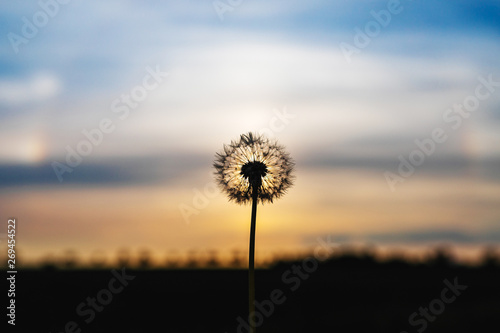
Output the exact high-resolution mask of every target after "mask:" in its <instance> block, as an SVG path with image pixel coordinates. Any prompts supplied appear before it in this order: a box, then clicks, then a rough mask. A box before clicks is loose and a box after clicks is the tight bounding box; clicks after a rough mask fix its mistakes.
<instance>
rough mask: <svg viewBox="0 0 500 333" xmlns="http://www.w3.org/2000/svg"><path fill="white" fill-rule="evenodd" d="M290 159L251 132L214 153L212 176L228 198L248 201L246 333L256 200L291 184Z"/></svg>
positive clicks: (251, 291)
mask: <svg viewBox="0 0 500 333" xmlns="http://www.w3.org/2000/svg"><path fill="white" fill-rule="evenodd" d="M294 165H295V163H294V162H293V160H292V158H291V157H290V155H289V154H288V153H287V152H286V151H285V148H284V147H283V146H281V145H279V144H278V143H277V142H271V141H270V140H269V139H267V138H265V137H264V136H261V135H259V134H255V133H251V132H249V133H247V134H242V135H241V136H240V139H239V140H238V141H232V142H231V144H229V145H224V148H223V150H222V152H220V153H217V154H216V156H215V162H214V168H215V177H216V180H217V182H218V183H219V185H220V187H221V188H222V190H223V191H225V192H226V193H227V195H228V197H229V200H233V201H236V203H238V204H246V203H249V202H250V201H251V202H252V218H251V222H250V247H249V254H248V311H249V320H248V321H249V323H250V327H251V332H250V333H256V329H255V320H253V319H252V318H250V317H251V315H252V314H254V313H255V267H254V261H255V260H254V257H255V227H256V218H257V204H258V203H259V202H261V203H265V202H270V203H272V202H273V200H274V199H277V198H279V197H281V196H282V195H283V194H285V193H286V191H287V190H288V189H289V188H290V186H292V184H293V179H294V177H293V175H292V171H293V167H294Z"/></svg>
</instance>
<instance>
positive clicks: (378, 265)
mask: <svg viewBox="0 0 500 333" xmlns="http://www.w3.org/2000/svg"><path fill="white" fill-rule="evenodd" d="M144 257H146V255H145V254H144ZM143 259H144V258H143ZM211 260H213V258H212V259H211ZM123 262H126V260H124V261H123ZM142 264H143V266H142V269H141V268H138V267H131V268H127V267H122V268H116V269H107V268H106V269H75V268H71V266H69V268H66V269H59V268H56V267H55V266H46V267H44V268H42V269H25V270H20V271H19V273H18V275H17V282H16V284H17V292H16V305H17V308H16V309H17V310H16V331H17V332H25V331H36V332H149V331H151V332H153V331H165V332H197V333H201V332H221V333H223V332H228V333H230V332H248V328H247V326H246V325H247V323H248V318H247V316H248V314H247V313H248V299H247V296H248V294H247V291H248V290H247V287H248V285H247V283H248V276H247V274H248V272H247V270H246V269H245V268H244V267H242V268H239V269H236V268H224V269H216V268H212V269H208V268H205V269H194V268H192V269H190V268H177V269H173V268H171V269H145V267H146V265H145V263H144V262H142ZM212 265H214V266H213V267H215V265H216V261H213V262H212ZM498 281H500V265H499V260H498V257H497V256H495V255H494V252H490V253H489V255H487V256H485V259H484V261H483V263H482V264H481V265H478V266H475V267H471V266H464V265H458V264H456V263H454V262H453V261H451V260H450V259H449V257H447V256H446V255H445V253H441V252H440V253H437V254H436V255H434V256H433V257H432V258H430V259H429V260H427V261H426V262H423V263H418V264H417V263H410V262H407V261H405V260H402V259H393V260H389V261H384V262H381V261H378V260H376V259H375V258H374V257H373V256H371V255H370V254H367V253H364V254H357V255H354V254H348V253H345V254H343V255H340V256H336V257H335V258H330V259H329V260H326V261H322V262H320V261H317V260H316V261H315V259H314V258H312V257H309V258H304V259H302V260H297V261H282V262H279V263H275V264H274V265H273V266H272V267H270V268H268V269H258V270H257V271H256V285H257V294H256V300H257V303H258V305H257V306H256V311H257V312H259V314H257V317H256V318H255V320H256V321H257V324H258V325H257V326H258V332H335V331H337V332H398V333H399V332H408V333H410V332H424V331H425V332H481V331H487V329H488V328H493V327H497V325H496V324H497V317H498V313H500V301H499V295H500V285H499V283H498ZM453 285H455V286H458V287H456V288H458V289H457V290H455V291H453V290H448V291H443V290H444V289H445V288H448V289H450V286H453ZM456 288H455V289H456ZM452 289H453V288H452ZM443 295H444V296H443ZM426 309H427V310H426ZM422 311H423V312H422ZM415 313H416V314H415ZM412 315H413V321H412V322H411V323H410V321H409V318H410V316H412ZM80 330H81V331H80Z"/></svg>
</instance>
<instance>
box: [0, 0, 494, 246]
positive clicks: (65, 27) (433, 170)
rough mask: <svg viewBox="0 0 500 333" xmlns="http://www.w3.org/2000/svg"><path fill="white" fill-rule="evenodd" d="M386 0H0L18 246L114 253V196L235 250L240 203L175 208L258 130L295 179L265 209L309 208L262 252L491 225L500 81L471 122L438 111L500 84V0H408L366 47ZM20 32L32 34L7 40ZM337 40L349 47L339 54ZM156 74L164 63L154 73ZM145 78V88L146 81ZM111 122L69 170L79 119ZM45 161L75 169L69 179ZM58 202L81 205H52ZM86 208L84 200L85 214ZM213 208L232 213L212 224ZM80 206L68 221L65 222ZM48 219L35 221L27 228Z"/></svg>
mask: <svg viewBox="0 0 500 333" xmlns="http://www.w3.org/2000/svg"><path fill="white" fill-rule="evenodd" d="M41 3H47V4H48V3H52V4H53V3H56V2H53V1H45V2H44V1H42V2H41ZM390 3H391V2H390V1H308V2H307V3H306V2H303V1H271V2H270V1H242V2H241V4H240V5H237V6H234V8H233V10H230V11H226V12H224V13H223V20H221V19H220V17H219V15H218V14H217V11H216V9H215V8H214V5H213V2H212V1H183V2H173V1H167V2H165V1H146V2H133V1H106V2H97V1H90V2H89V1H86V2H84V1H77V0H74V1H69V3H68V4H59V5H58V9H57V10H56V11H57V13H55V14H54V15H53V17H49V15H45V14H43V12H42V7H41V5H40V3H38V2H36V1H33V2H29V3H27V2H23V3H9V4H5V3H4V4H1V5H0V21H1V22H2V23H1V25H0V36H2V38H0V54H1V57H0V196H1V197H2V198H1V200H0V202H1V203H0V207H1V208H2V209H1V211H2V214H6V216H12V215H16V214H18V215H19V216H20V218H24V219H25V220H26V223H27V224H28V225H30V226H32V229H31V230H33V231H32V232H30V231H26V236H25V237H26V239H27V241H26V245H25V246H26V251H27V252H33V251H35V249H36V251H41V252H44V251H45V252H46V251H54V252H57V251H62V249H64V248H67V246H69V245H68V244H78V245H75V246H80V247H82V248H84V249H86V250H85V251H90V250H89V249H91V248H103V249H105V250H106V251H112V250H113V249H115V248H118V247H120V246H126V244H129V242H130V238H131V237H132V236H130V235H125V234H126V233H125V232H124V235H123V236H122V237H116V241H114V242H110V243H109V244H108V243H105V240H104V239H105V236H103V235H107V233H109V232H111V231H110V230H113V228H112V227H111V226H116V225H119V222H116V220H118V219H120V218H121V217H123V214H124V213H123V209H121V208H120V207H121V206H120V203H121V202H123V201H122V199H123V200H125V201H127V202H129V200H130V202H131V203H133V202H136V205H137V211H138V212H140V211H142V212H144V211H146V210H147V211H148V212H151V213H150V215H148V216H150V222H149V227H150V228H151V230H154V231H155V233H159V234H161V233H165V234H173V233H175V234H177V235H178V237H177V239H183V240H184V241H183V242H182V244H181V242H180V241H178V240H176V239H170V238H168V237H167V243H168V244H171V245H169V246H171V247H172V248H176V249H181V250H184V249H188V248H190V247H199V248H209V247H218V246H219V245H218V244H222V245H220V246H221V247H222V249H226V248H230V247H239V246H240V243H238V242H237V241H235V242H231V241H228V239H232V238H234V239H239V238H238V237H240V238H241V239H243V241H242V242H241V244H245V241H244V238H245V237H246V226H245V225H244V223H245V222H244V221H246V220H245V217H246V213H245V210H244V209H240V210H234V208H232V207H231V206H232V204H230V203H226V202H225V198H224V196H223V195H222V194H218V195H216V196H215V195H214V196H213V197H210V198H209V200H208V202H209V204H207V207H206V208H204V209H203V210H200V213H199V214H197V215H193V216H191V217H190V219H192V220H193V221H189V222H190V223H186V219H185V216H183V215H182V214H181V213H180V209H179V207H180V206H181V205H182V204H183V203H186V204H190V203H192V202H193V200H194V196H195V194H194V193H196V192H193V189H203V188H204V186H206V184H210V183H211V182H212V177H211V175H210V172H211V163H212V159H213V155H214V153H215V151H217V150H219V149H220V148H221V147H222V144H223V143H225V142H229V141H230V140H232V139H235V138H236V137H237V136H238V135H239V134H241V133H244V132H247V131H249V130H253V131H264V132H266V133H268V134H270V135H272V136H274V137H276V138H277V139H279V140H280V141H281V142H282V143H283V144H285V145H286V146H287V148H288V149H289V150H290V152H291V153H292V155H293V156H294V158H295V159H296V162H297V177H298V178H297V179H298V181H297V185H296V189H295V191H296V192H295V193H294V190H292V191H291V192H290V198H286V197H285V198H284V199H283V203H282V204H281V206H280V205H279V204H276V205H275V206H273V207H272V208H271V207H270V208H268V209H269V210H270V212H269V216H272V217H273V219H278V220H279V216H280V212H282V211H283V210H289V209H291V208H293V207H294V206H295V204H296V203H297V202H303V203H304V204H303V205H301V206H302V208H300V212H298V213H297V214H296V219H295V220H293V223H294V227H292V228H289V230H288V231H286V232H284V231H283V230H281V231H280V229H279V228H278V226H281V225H282V224H280V223H276V225H277V227H276V228H273V227H269V228H270V229H265V228H264V229H263V231H262V232H263V234H262V236H261V237H262V239H263V242H264V244H267V245H269V247H270V248H273V249H275V250H279V249H280V247H279V246H274V247H272V246H271V245H270V244H271V243H273V244H274V243H276V242H273V241H272V240H273V239H279V240H280V242H278V243H280V244H283V246H282V248H284V249H290V248H294V247H300V246H302V245H304V244H303V242H302V241H301V240H303V239H304V237H307V236H311V235H316V234H325V233H342V234H349V235H366V236H367V237H368V236H369V235H373V234H387V233H389V234H391V233H393V234H395V235H396V236H394V239H399V240H400V239H401V238H400V236H397V235H400V234H405V235H406V234H408V233H415V235H429V234H432V232H434V231H435V233H436V234H438V235H446V234H448V235H450V234H452V233H450V232H448V231H453V232H456V233H464V234H469V235H475V234H483V233H485V232H486V233H487V232H489V231H492V232H496V233H497V232H498V230H499V227H498V223H499V222H500V210H499V208H498V200H499V199H500V183H499V180H500V179H499V178H500V177H499V175H500V173H499V172H498V170H499V167H500V145H499V139H500V137H499V136H500V135H499V133H500V88H496V87H495V86H494V87H493V91H489V90H487V89H488V88H487V87H482V88H481V91H482V92H490V94H488V97H487V98H485V99H484V100H481V101H480V104H479V105H478V106H477V109H476V110H475V111H473V112H470V114H468V116H467V117H463V116H460V119H458V118H456V117H457V115H458V114H457V113H447V112H448V110H450V108H451V109H453V107H454V105H457V104H462V103H464V101H466V100H467V98H468V97H469V96H474V94H475V91H476V89H477V87H478V85H482V84H483V83H482V82H483V81H484V80H486V81H488V80H491V81H492V82H499V81H500V71H499V68H500V60H499V57H498V54H500V43H499V41H500V20H499V18H500V4H499V3H498V1H453V2H449V1H425V2H424V1H401V2H400V4H399V6H398V7H397V8H398V13H396V14H394V13H393V14H391V16H390V20H389V21H388V23H387V24H386V26H381V25H380V24H379V25H378V30H377V31H375V32H374V33H372V36H371V37H369V44H368V45H366V46H363V47H359V45H358V46H356V41H355V38H356V34H357V33H358V31H359V30H361V31H364V32H365V33H366V29H367V27H369V26H370V24H371V26H372V27H373V26H375V27H376V26H377V23H374V22H376V21H375V18H374V16H373V12H375V13H378V14H379V15H381V14H380V13H382V12H387V10H388V4H390ZM51 8H54V7H51ZM40 13H41V14H40ZM37 15H38V19H43V16H44V15H45V17H47V18H48V19H47V22H46V24H45V22H43V23H44V24H40V25H41V26H40V27H39V28H38V32H36V33H34V36H33V37H30V38H26V37H23V25H25V21H23V17H24V18H26V19H27V20H28V21H29V22H31V23H33V20H34V17H35V18H36V17H37ZM357 29H359V30H357ZM9 34H10V35H9ZM12 34H16V35H18V36H21V37H23V38H26V40H27V43H25V44H19V45H18V52H17V53H16V52H15V47H13V45H12V43H11V41H10V40H9V38H11V39H12ZM9 36H11V37H9ZM341 43H347V44H350V45H353V46H356V47H357V49H358V50H359V52H357V53H355V54H353V55H352V57H350V59H347V58H346V56H345V54H344V53H343V52H342V49H341V47H340V45H341ZM151 72H157V73H163V74H161V75H160V82H156V81H154V78H148V75H150V76H151ZM167 73H168V75H167ZM145 80H146V81H147V82H149V84H150V85H151V84H153V85H154V88H153V89H150V90H149V89H146V90H144V89H143V90H141V89H142V88H141V87H143V88H144V82H145ZM155 82H156V83H158V84H154V83H155ZM138 87H139V88H138ZM134 89H135V90H134ZM134 91H135V92H136V93H140V92H141V91H145V92H146V95H145V96H144V98H142V97H141V100H140V101H135V102H134V101H132V102H131V103H134V106H133V107H126V105H127V104H126V102H125V101H124V100H123V96H126V95H131V94H132V93H133V92H134ZM114 102H116V104H113V103H114ZM135 104H137V105H135ZM113 105H114V107H113ZM119 106H121V107H122V111H118V110H117V107H119ZM123 107H125V108H128V111H127V115H126V117H123V115H124V113H123V112H125V111H123V110H124V109H123ZM450 112H451V111H450ZM446 114H448V118H446ZM120 116H122V118H120ZM452 116H454V117H455V118H453V120H452V118H450V117H452ZM103 120H104V122H105V123H106V121H108V123H107V124H108V126H111V127H112V130H109V133H103V135H102V139H99V140H98V141H99V144H97V145H92V146H91V153H89V154H88V155H87V156H81V161H80V162H79V163H78V165H77V166H75V167H72V166H69V165H68V163H67V160H66V158H67V155H68V147H69V149H72V150H74V151H76V150H77V149H78V147H79V144H80V145H82V144H81V142H82V141H85V140H87V139H86V136H85V135H84V134H82V131H85V130H86V131H90V132H91V131H92V130H95V129H98V128H100V126H101V124H102V122H103ZM111 127H110V128H111ZM455 127H456V128H455ZM435 129H442V131H443V132H444V135H446V137H447V139H446V141H445V142H443V143H436V144H435V150H433V153H432V154H430V156H425V162H423V163H422V165H419V166H416V167H415V170H414V172H413V173H412V175H411V176H409V177H407V178H406V177H403V182H399V183H397V184H396V185H395V186H394V187H393V188H392V189H393V190H394V191H391V186H389V184H388V182H387V180H386V176H385V172H391V173H393V174H396V175H397V174H398V173H397V172H398V166H399V165H400V159H399V156H400V155H401V156H403V158H405V159H406V160H408V159H409V156H410V155H411V154H412V152H413V151H415V150H418V146H416V144H415V140H420V141H422V140H424V141H425V140H428V139H429V138H432V133H433V131H434V130H435ZM82 147H83V146H82ZM55 162H57V163H61V164H64V165H66V166H67V167H68V168H70V169H71V170H72V171H71V172H66V173H64V174H63V175H62V182H60V181H59V179H58V177H57V175H56V172H54V163H55ZM338 184H342V185H341V186H338ZM13 193H15V194H16V195H13ZM102 193H114V194H113V195H116V198H122V197H121V196H125V197H123V198H122V199H116V202H115V203H114V204H110V205H102V204H99V202H94V201H92V199H89V198H90V197H92V196H99V195H101V194H102ZM138 193H144V197H142V196H140V195H139V194H138ZM298 193H300V195H299V194H298ZM22 198H26V199H22ZM42 198H43V200H42ZM61 198H65V199H64V200H68V202H67V205H70V206H71V207H73V210H68V213H67V214H66V213H65V214H58V213H55V212H53V211H52V212H51V211H50V210H49V208H48V207H52V209H53V208H54V207H57V206H58V204H57V203H58V202H59V201H58V200H60V199H61ZM145 198H148V199H147V200H146V199H145ZM23 200H26V201H23ZM37 202H43V203H44V204H40V205H35V204H34V203H37ZM81 202H89V204H88V206H85V207H86V208H87V209H86V210H81V207H80V206H79V205H78V203H81ZM150 202H155V205H153V207H150V206H149V205H150ZM32 203H33V205H31V206H30V204H32ZM360 207H361V208H360ZM224 210H227V211H228V214H229V215H230V216H233V217H234V216H236V217H237V218H238V219H241V220H242V222H241V223H240V224H238V228H237V229H235V230H233V229H231V228H232V227H228V225H226V224H225V223H224V222H221V224H220V225H218V226H217V227H216V228H215V230H212V231H210V229H209V228H208V227H207V225H208V224H210V223H212V221H213V219H214V218H217V217H218V216H219V214H223V212H224ZM88 211H94V212H99V213H102V214H100V215H102V216H106V218H107V224H109V225H110V227H109V228H107V229H106V230H103V229H102V227H95V228H93V227H89V226H88V225H86V222H85V221H87V220H88V219H91V218H94V217H95V216H93V215H89V214H90V213H88ZM229 212H231V213H229ZM307 212H313V213H311V214H310V215H307V214H306V213H307ZM96 214H97V213H96ZM148 214H149V213H148ZM231 214H235V215H231ZM413 214H414V216H412V215H413ZM75 215H77V216H78V217H79V218H77V219H76V220H78V221H73V222H71V223H68V219H69V218H70V217H71V216H75ZM139 215H140V214H139ZM281 215H283V216H284V215H286V214H281ZM2 216H3V215H2ZM313 217H314V218H315V219H317V220H318V223H317V226H316V227H314V228H313V229H312V230H308V223H307V222H305V221H304V220H305V219H308V218H311V219H312V218H313ZM2 218H3V217H2ZM136 218H137V217H136ZM3 219H4V218H3ZM4 220H5V219H4ZM191 222H192V223H191ZM130 223H132V221H130ZM228 223H229V222H228ZM270 223H272V222H270ZM283 223H284V222H283ZM44 224H45V225H47V229H46V230H45V231H44V230H38V228H37V227H35V226H39V225H44ZM125 225H126V223H125ZM193 225H194V226H193ZM62 226H64V228H68V230H69V231H67V232H62V231H61V230H62V229H64V228H63V227H62ZM202 226H203V227H202ZM123 228H125V229H124V230H127V228H126V227H125V226H123ZM83 229H88V230H90V231H88V234H89V238H88V239H86V238H85V237H82V236H81V235H82V232H81V231H82V230H83ZM132 229H133V228H132ZM240 229H241V231H240ZM35 230H37V231H36V232H35ZM443 230H444V232H443ZM59 232H61V237H56V238H55V239H53V238H51V237H53V236H51V235H54V234H58V233H59ZM129 232H130V233H132V231H129ZM447 232H448V233H447ZM215 233H217V235H218V236H217V237H215V236H214V234H215ZM240 233H241V234H240ZM90 235H92V236H93V237H90ZM207 235H208V236H207ZM37 237H41V238H40V239H38V238H37ZM148 237H151V235H150V234H147V233H146V234H144V236H143V238H140V239H139V240H136V241H134V242H133V244H135V245H137V246H146V245H147V244H150V246H151V247H152V248H153V249H155V250H157V251H160V249H162V246H164V244H163V243H164V242H162V240H161V239H160V238H159V239H156V238H154V237H152V238H151V239H153V240H151V239H150V238H148ZM218 237H219V238H218ZM273 237H274V238H273ZM398 237H399V238H398ZM471 237H472V236H471ZM206 238H210V239H213V241H212V240H206ZM410 238H411V237H410ZM415 238H418V239H419V240H421V239H423V238H425V237H414V239H415ZM427 238H428V239H432V240H434V239H435V237H431V236H429V237H427ZM452 238H453V237H451V238H450V239H451V240H453V239H452ZM472 238H474V237H472ZM89 239H93V241H90V240H89ZM200 239H203V241H200ZM217 239H219V241H217ZM477 239H478V240H479V241H481V239H485V238H484V237H477ZM383 241H387V237H385V238H383ZM186 243H187V244H191V245H186ZM192 244H196V245H192ZM135 245H134V246H135Z"/></svg>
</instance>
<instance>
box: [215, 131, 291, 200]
mask: <svg viewBox="0 0 500 333" xmlns="http://www.w3.org/2000/svg"><path fill="white" fill-rule="evenodd" d="M294 165H295V164H294V162H293V160H292V158H291V157H290V155H289V154H288V153H287V152H286V151H285V149H284V147H283V146H281V145H279V144H278V143H277V142H276V141H271V140H269V139H267V138H265V137H264V136H262V135H259V134H255V133H251V132H250V133H247V134H242V135H241V136H240V138H239V140H237V141H232V142H231V143H230V144H228V145H224V148H223V150H222V151H221V152H220V153H217V154H216V156H215V161H214V168H215V177H216V180H217V182H218V183H219V185H220V187H221V188H222V189H223V190H224V191H225V192H226V193H227V195H228V197H229V200H234V201H236V202H237V203H240V204H245V203H248V202H250V201H251V200H252V191H253V189H254V188H256V189H257V192H258V201H259V202H262V203H264V202H273V200H274V199H277V198H279V197H281V196H282V195H283V194H285V193H286V191H287V189H288V188H290V186H292V184H293V178H294V177H293V174H292V171H293V167H294Z"/></svg>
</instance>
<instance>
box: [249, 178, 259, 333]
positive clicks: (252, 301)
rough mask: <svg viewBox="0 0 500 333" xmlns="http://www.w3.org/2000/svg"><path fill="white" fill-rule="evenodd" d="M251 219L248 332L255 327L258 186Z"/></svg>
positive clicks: (252, 330)
mask: <svg viewBox="0 0 500 333" xmlns="http://www.w3.org/2000/svg"><path fill="white" fill-rule="evenodd" d="M252 187H253V188H252V191H253V192H252V220H251V223H250V248H249V253H248V321H249V323H250V329H251V330H250V333H256V332H257V331H256V328H255V318H252V317H253V316H254V315H255V264H254V262H255V260H254V258H255V225H256V219H257V198H258V196H259V192H258V191H259V187H257V186H252Z"/></svg>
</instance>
